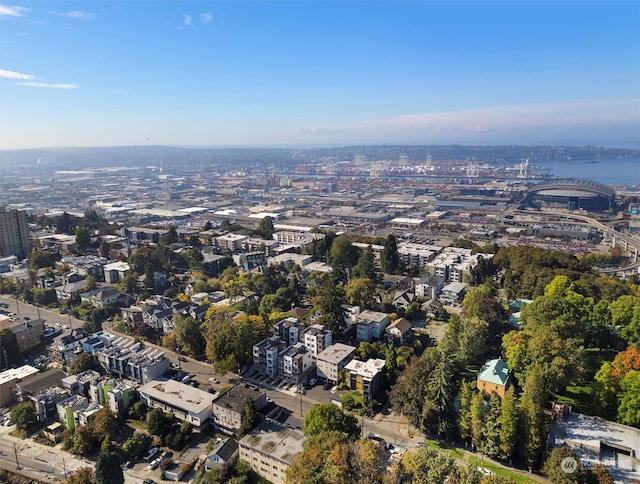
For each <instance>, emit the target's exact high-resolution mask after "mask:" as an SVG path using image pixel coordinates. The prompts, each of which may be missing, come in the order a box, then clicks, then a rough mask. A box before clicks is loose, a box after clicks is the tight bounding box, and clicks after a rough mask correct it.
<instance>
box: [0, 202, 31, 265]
mask: <svg viewBox="0 0 640 484" xmlns="http://www.w3.org/2000/svg"><path fill="white" fill-rule="evenodd" d="M29 252H31V237H30V236H29V228H28V227H27V220H26V217H25V213H24V212H23V211H20V210H5V209H4V208H0V257H7V256H11V255H15V256H16V257H19V258H20V259H24V258H25V257H26V256H27V254H29Z"/></svg>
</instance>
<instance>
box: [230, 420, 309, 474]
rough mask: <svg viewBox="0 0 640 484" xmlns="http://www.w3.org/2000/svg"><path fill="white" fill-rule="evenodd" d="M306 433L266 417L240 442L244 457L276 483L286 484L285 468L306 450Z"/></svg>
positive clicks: (241, 456)
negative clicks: (303, 449) (303, 448)
mask: <svg viewBox="0 0 640 484" xmlns="http://www.w3.org/2000/svg"><path fill="white" fill-rule="evenodd" d="M304 441H305V436H304V434H303V433H302V430H300V429H292V428H289V427H286V426H284V425H281V424H279V423H277V422H274V421H272V420H265V421H264V422H262V423H261V424H260V425H258V426H257V427H256V428H255V429H254V430H253V431H251V432H250V433H249V434H248V435H245V436H244V437H243V438H242V439H241V440H240V441H239V442H238V447H239V449H240V459H242V460H244V461H245V462H246V463H247V464H249V465H250V466H251V468H252V469H253V470H254V471H255V472H256V473H257V474H258V475H260V476H262V477H264V478H265V479H267V480H268V481H270V482H272V483H273V484H284V482H285V481H286V476H285V472H286V470H287V469H288V468H289V466H290V465H291V463H292V462H293V461H294V460H295V458H296V457H297V455H298V454H299V453H300V452H302V447H303V445H304Z"/></svg>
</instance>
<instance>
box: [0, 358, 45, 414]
mask: <svg viewBox="0 0 640 484" xmlns="http://www.w3.org/2000/svg"><path fill="white" fill-rule="evenodd" d="M37 373H39V371H38V369H37V368H34V367H33V366H29V365H24V366H20V367H18V368H10V369H8V370H5V371H3V372H1V373H0V406H3V407H4V406H7V405H8V404H9V403H11V402H13V401H14V400H15V399H16V396H17V395H18V384H19V383H20V382H21V381H22V380H24V379H25V378H27V377H30V376H31V375H36V374H37Z"/></svg>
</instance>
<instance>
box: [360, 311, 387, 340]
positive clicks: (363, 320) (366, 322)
mask: <svg viewBox="0 0 640 484" xmlns="http://www.w3.org/2000/svg"><path fill="white" fill-rule="evenodd" d="M389 323H390V321H389V315H388V314H387V313H381V312H379V311H371V310H369V309H365V310H364V311H362V312H361V313H360V314H358V315H357V316H356V337H357V338H358V341H367V342H370V341H373V340H379V339H381V338H382V336H383V335H384V331H385V329H386V328H387V326H389Z"/></svg>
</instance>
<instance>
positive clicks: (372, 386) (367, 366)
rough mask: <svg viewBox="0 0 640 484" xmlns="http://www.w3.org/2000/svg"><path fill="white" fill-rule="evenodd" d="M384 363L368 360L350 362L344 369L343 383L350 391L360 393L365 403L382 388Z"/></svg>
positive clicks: (382, 361)
mask: <svg viewBox="0 0 640 484" xmlns="http://www.w3.org/2000/svg"><path fill="white" fill-rule="evenodd" d="M384 365H385V361H384V360H381V359H377V358H370V359H369V360H367V361H359V360H351V361H350V362H349V363H347V364H346V365H345V367H344V372H345V383H346V384H347V385H349V388H351V390H355V391H357V392H359V393H361V394H362V395H363V396H364V397H365V399H366V400H367V401H371V399H372V398H373V397H374V396H375V394H376V393H378V391H379V390H380V389H381V388H382V379H383V369H384Z"/></svg>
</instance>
